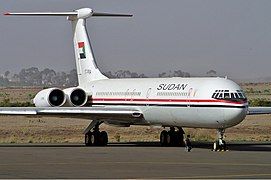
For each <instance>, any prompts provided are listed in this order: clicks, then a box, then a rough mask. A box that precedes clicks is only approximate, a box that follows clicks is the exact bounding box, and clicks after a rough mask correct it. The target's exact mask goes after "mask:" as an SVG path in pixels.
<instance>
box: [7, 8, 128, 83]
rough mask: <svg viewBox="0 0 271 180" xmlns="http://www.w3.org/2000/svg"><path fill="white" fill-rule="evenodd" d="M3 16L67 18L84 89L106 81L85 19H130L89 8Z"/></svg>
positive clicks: (79, 78)
mask: <svg viewBox="0 0 271 180" xmlns="http://www.w3.org/2000/svg"><path fill="white" fill-rule="evenodd" d="M4 15H5V16H8V15H12V16H67V19H68V20H69V21H71V22H72V28H73V46H74V52H75V61H76V68H77V75H78V82H79V86H80V87H86V86H87V84H88V83H89V82H91V81H95V80H101V79H108V78H107V77H106V76H104V75H103V74H102V73H101V72H100V70H99V69H98V66H97V63H96V60H95V57H94V54H93V51H92V48H91V43H90V41H89V39H88V34H87V30H86V19H87V18H90V17H132V16H133V15H131V14H117V13H104V12H96V11H93V10H92V9H90V8H82V9H78V10H75V11H71V12H22V13H10V12H6V13H4Z"/></svg>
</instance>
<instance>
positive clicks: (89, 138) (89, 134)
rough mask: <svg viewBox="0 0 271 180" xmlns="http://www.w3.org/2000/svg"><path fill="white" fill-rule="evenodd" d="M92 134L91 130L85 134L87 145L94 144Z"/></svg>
mask: <svg viewBox="0 0 271 180" xmlns="http://www.w3.org/2000/svg"><path fill="white" fill-rule="evenodd" d="M91 136H92V133H91V132H89V133H87V134H85V145H86V146H91V145H92V141H91Z"/></svg>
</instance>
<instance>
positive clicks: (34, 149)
mask: <svg viewBox="0 0 271 180" xmlns="http://www.w3.org/2000/svg"><path fill="white" fill-rule="evenodd" d="M228 148H229V151H227V152H212V151H211V150H210V144H208V143H194V148H193V149H192V152H186V151H184V148H183V147H160V146H159V144H158V143H119V144H109V145H108V146H107V147H85V146H84V145H83V144H25V145H20V144H8V145H4V144H2V145H0V178H13V179H14V178H118V179H119V178H125V179H134V178H140V179H142V178H144V179H147V178H155V179H157V178H161V179H165V178H167V179H168V178H177V179H179V178H201V179H202V178H212V179H215V178H235V179H236V178H246V179H250V178H271V142H266V143H238V144H229V145H228Z"/></svg>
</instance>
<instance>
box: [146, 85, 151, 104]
mask: <svg viewBox="0 0 271 180" xmlns="http://www.w3.org/2000/svg"><path fill="white" fill-rule="evenodd" d="M150 94H151V88H149V89H148V91H147V94H146V101H147V102H146V103H147V104H146V105H147V106H148V105H149V97H150Z"/></svg>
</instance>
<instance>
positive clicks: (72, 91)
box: [63, 87, 87, 106]
mask: <svg viewBox="0 0 271 180" xmlns="http://www.w3.org/2000/svg"><path fill="white" fill-rule="evenodd" d="M63 91H64V93H65V94H66V103H65V105H64V106H84V105H85V104H86V102H87V94H86V92H85V91H84V90H83V89H81V88H76V87H72V88H68V89H64V90H63Z"/></svg>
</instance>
